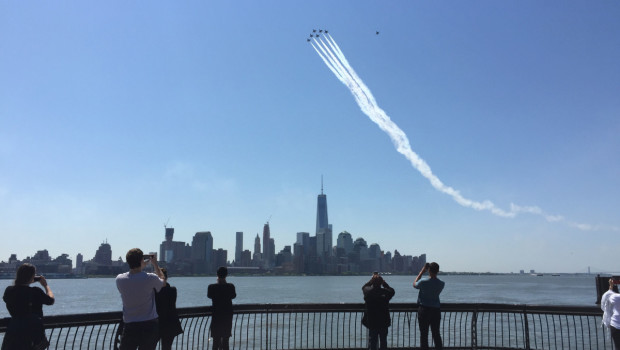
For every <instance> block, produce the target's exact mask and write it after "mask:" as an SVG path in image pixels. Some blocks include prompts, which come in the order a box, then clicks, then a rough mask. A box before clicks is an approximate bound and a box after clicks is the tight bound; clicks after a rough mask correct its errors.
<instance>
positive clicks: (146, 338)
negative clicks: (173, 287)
mask: <svg viewBox="0 0 620 350" xmlns="http://www.w3.org/2000/svg"><path fill="white" fill-rule="evenodd" d="M125 258H126V260H127V264H129V272H125V273H121V274H120V275H118V276H116V288H118V291H119V292H120V293H121V299H122V301H123V322H124V328H123V332H122V334H121V344H120V350H135V349H140V350H154V349H155V348H156V347H157V342H158V341H159V321H158V319H157V318H158V317H157V309H156V307H155V293H156V292H159V290H160V289H161V288H162V287H163V286H164V274H163V273H162V272H161V270H160V268H159V265H158V264H157V256H155V255H147V256H145V255H144V253H142V250H140V249H138V248H133V249H130V250H129V251H128V252H127V255H126V256H125ZM149 263H150V264H151V265H152V266H153V270H154V271H155V273H146V272H144V271H143V270H144V268H145V267H146V265H147V264H149Z"/></svg>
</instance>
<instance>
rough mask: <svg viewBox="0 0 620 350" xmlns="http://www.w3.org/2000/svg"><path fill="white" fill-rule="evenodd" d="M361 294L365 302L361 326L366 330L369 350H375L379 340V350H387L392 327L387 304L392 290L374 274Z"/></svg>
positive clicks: (392, 292) (391, 295) (377, 274)
mask: <svg viewBox="0 0 620 350" xmlns="http://www.w3.org/2000/svg"><path fill="white" fill-rule="evenodd" d="M362 292H364V301H365V302H366V312H365V314H364V319H363V324H364V326H366V327H367V328H368V342H369V345H370V350H377V343H378V341H379V339H380V340H381V347H380V349H382V350H384V349H387V334H388V328H389V327H390V326H391V325H392V320H391V318H390V308H389V303H390V299H392V297H393V296H394V293H395V292H394V288H392V287H390V286H389V285H388V284H387V283H386V282H385V281H384V280H383V278H382V277H381V276H379V273H377V272H375V273H374V274H373V275H372V278H371V279H370V281H368V282H367V283H366V284H364V286H363V287H362Z"/></svg>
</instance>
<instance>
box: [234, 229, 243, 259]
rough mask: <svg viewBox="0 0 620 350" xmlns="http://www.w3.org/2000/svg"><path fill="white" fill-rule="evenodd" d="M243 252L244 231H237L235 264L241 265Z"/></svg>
mask: <svg viewBox="0 0 620 350" xmlns="http://www.w3.org/2000/svg"><path fill="white" fill-rule="evenodd" d="M242 253H243V232H237V242H236V245H235V265H236V266H242V265H241V254H242Z"/></svg>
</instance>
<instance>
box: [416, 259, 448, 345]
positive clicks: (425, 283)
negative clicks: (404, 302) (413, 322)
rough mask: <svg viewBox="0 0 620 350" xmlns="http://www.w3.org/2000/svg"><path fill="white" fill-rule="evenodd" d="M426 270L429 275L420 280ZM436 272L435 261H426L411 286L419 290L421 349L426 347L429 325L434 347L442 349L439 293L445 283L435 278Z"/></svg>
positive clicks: (437, 270) (437, 268) (437, 271)
mask: <svg viewBox="0 0 620 350" xmlns="http://www.w3.org/2000/svg"><path fill="white" fill-rule="evenodd" d="M426 271H428V274H429V276H430V277H429V278H426V279H423V280H421V278H422V275H423V274H424V273H425V272H426ZM438 273H439V264H437V263H436V262H432V263H430V264H429V263H426V264H425V265H424V267H423V268H422V270H420V273H419V274H418V277H416V279H415V281H414V282H413V288H415V289H419V290H420V292H419V293H418V305H419V307H418V326H419V327H420V347H421V348H422V350H426V349H428V328H429V327H430V329H431V333H432V335H433V342H434V343H435V349H443V342H442V340H441V334H440V333H439V325H440V323H441V309H440V302H439V294H440V293H441V291H442V290H443V287H444V285H445V283H444V282H443V281H441V280H440V279H438V278H437V274H438Z"/></svg>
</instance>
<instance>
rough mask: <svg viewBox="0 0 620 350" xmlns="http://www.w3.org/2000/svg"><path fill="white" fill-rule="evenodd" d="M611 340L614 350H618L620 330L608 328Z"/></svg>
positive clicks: (619, 346) (619, 348) (619, 347)
mask: <svg viewBox="0 0 620 350" xmlns="http://www.w3.org/2000/svg"><path fill="white" fill-rule="evenodd" d="M609 331H610V332H611V340H612V341H613V342H614V349H616V350H620V329H618V328H614V327H613V326H609Z"/></svg>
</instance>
